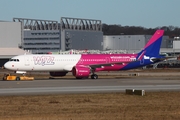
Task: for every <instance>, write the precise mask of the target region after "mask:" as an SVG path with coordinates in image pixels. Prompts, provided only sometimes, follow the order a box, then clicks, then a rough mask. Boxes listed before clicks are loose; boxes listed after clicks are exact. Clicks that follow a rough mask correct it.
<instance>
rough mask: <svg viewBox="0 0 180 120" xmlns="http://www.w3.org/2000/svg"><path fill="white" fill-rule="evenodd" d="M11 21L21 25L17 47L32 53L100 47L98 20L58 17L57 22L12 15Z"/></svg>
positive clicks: (100, 31) (100, 30) (101, 33)
mask: <svg viewBox="0 0 180 120" xmlns="http://www.w3.org/2000/svg"><path fill="white" fill-rule="evenodd" d="M13 21H14V22H18V23H21V25H22V27H21V28H22V29H21V31H22V34H21V35H22V36H21V37H22V42H21V48H23V49H24V50H28V51H30V52H31V53H34V54H40V53H41V54H46V53H48V52H58V51H60V50H62V51H66V50H70V49H100V50H103V45H102V43H103V32H102V25H101V21H100V20H91V19H79V18H65V17H62V18H61V20H60V21H61V22H60V23H58V21H52V20H37V19H25V18H13ZM94 43H95V44H94Z"/></svg>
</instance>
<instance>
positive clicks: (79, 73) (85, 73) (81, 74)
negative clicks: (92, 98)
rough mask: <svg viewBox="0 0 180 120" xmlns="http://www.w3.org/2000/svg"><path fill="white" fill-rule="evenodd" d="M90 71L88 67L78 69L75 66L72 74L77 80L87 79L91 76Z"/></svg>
mask: <svg viewBox="0 0 180 120" xmlns="http://www.w3.org/2000/svg"><path fill="white" fill-rule="evenodd" d="M90 73H91V72H90V69H89V68H87V67H78V66H75V67H73V69H72V74H73V75H74V76H75V77H76V78H85V77H89V74H90Z"/></svg>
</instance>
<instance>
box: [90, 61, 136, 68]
mask: <svg viewBox="0 0 180 120" xmlns="http://www.w3.org/2000/svg"><path fill="white" fill-rule="evenodd" d="M132 62H137V61H122V62H111V63H103V64H90V65H89V66H90V67H91V68H101V67H103V66H113V65H123V64H127V63H132Z"/></svg>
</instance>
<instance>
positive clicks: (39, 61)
mask: <svg viewBox="0 0 180 120" xmlns="http://www.w3.org/2000/svg"><path fill="white" fill-rule="evenodd" d="M33 60H34V64H35V65H42V66H44V65H54V57H53V56H34V57H33Z"/></svg>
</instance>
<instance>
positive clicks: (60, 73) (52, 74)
mask: <svg viewBox="0 0 180 120" xmlns="http://www.w3.org/2000/svg"><path fill="white" fill-rule="evenodd" d="M49 73H50V75H51V76H54V77H55V76H56V77H57V76H66V74H67V73H68V72H49Z"/></svg>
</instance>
